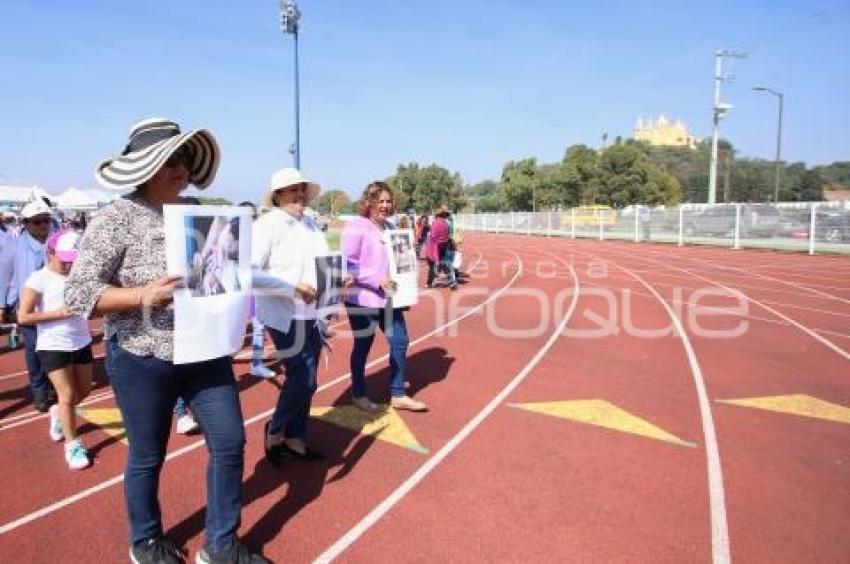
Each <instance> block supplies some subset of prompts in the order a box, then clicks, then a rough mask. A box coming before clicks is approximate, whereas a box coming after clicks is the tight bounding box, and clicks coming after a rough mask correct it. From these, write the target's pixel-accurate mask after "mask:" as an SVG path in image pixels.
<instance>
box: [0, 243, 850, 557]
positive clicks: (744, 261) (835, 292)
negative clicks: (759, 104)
mask: <svg viewBox="0 0 850 564" xmlns="http://www.w3.org/2000/svg"><path fill="white" fill-rule="evenodd" d="M464 252H465V255H466V257H467V263H468V266H469V267H471V272H470V274H471V276H470V278H469V279H468V281H467V283H466V284H464V285H463V286H462V287H461V290H459V291H458V292H456V293H449V292H448V291H447V290H446V289H442V290H434V291H429V292H427V293H425V294H423V296H422V298H421V302H420V305H419V306H418V307H416V308H415V309H414V310H412V311H411V312H410V313H409V314H408V325H409V330H410V335H411V348H410V352H409V365H408V366H409V368H408V371H409V377H410V378H409V379H410V381H411V388H412V389H411V392H412V393H413V394H414V395H415V396H416V397H417V398H420V399H423V400H424V401H426V402H427V403H428V404H429V405H430V406H431V408H432V409H431V411H430V412H429V413H427V414H411V413H406V412H404V413H399V414H395V413H389V414H388V415H386V416H385V417H384V418H383V419H381V420H380V421H378V422H376V423H375V424H372V425H371V426H366V427H363V425H365V424H367V423H369V422H368V421H364V420H363V418H362V417H360V418H359V419H358V417H357V416H356V415H354V414H353V413H354V412H353V411H352V410H350V409H349V408H348V407H347V404H348V401H349V398H348V395H347V394H348V366H347V360H348V354H349V352H350V340H349V339H348V337H347V336H346V335H345V334H344V332H340V334H339V335H338V336H337V337H335V338H334V349H333V354H332V355H330V356H329V358H328V362H327V364H325V363H324V362H323V364H322V368H321V373H320V389H319V392H318V393H317V394H316V397H315V399H314V401H313V405H314V407H315V408H317V410H316V413H315V419H314V420H313V422H312V423H311V430H310V442H311V443H312V444H313V445H315V446H317V447H318V448H320V449H321V450H322V451H323V452H324V453H325V454H326V460H325V461H324V462H323V463H318V464H315V463H314V464H309V463H299V462H288V463H286V465H285V466H284V467H282V468H281V469H276V468H274V467H271V466H269V465H268V464H267V463H265V461H264V460H263V457H262V437H261V435H262V423H263V422H264V421H265V420H266V418H267V417H268V415H269V413H270V410H271V408H272V407H273V405H274V402H275V399H276V395H277V391H278V387H279V382H270V381H258V380H255V379H252V378H251V377H250V376H247V375H246V372H247V369H248V364H247V361H246V360H245V359H244V355H241V357H237V361H236V364H235V368H236V373H237V378H238V380H239V387H240V395H241V400H242V407H243V411H244V415H245V422H246V428H247V436H248V444H247V447H246V463H245V477H244V498H245V508H244V511H243V524H242V528H241V530H240V535H241V536H243V537H244V538H245V540H246V542H247V543H248V544H249V545H250V546H253V547H259V546H261V545H262V546H263V551H264V553H265V554H266V555H267V556H268V557H270V558H272V559H273V560H274V561H276V562H313V561H320V562H328V561H339V562H432V561H437V560H443V561H452V562H482V561H488V562H578V561H582V562H584V561H603V562H615V561H616V562H685V561H687V562H728V561H733V560H734V561H739V562H815V561H817V562H847V561H848V560H850V535H848V533H847V532H848V530H850V448H848V447H850V380H848V379H850V261H848V260H847V259H846V258H844V257H829V256H813V257H810V256H804V255H796V254H785V253H771V252H759V251H731V250H728V249H707V248H694V247H684V248H678V247H671V246H663V245H649V244H639V245H636V244H633V243H626V242H595V241H581V240H578V241H573V240H566V239H546V238H528V237H522V236H509V235H495V236H494V235H481V234H471V235H468V236H467V242H466V243H465V245H464ZM344 328H345V325H344V324H342V325H341V326H340V329H344ZM95 352H96V353H97V352H101V353H102V345H98V346H97V347H96V349H95ZM370 360H371V365H370V372H369V374H370V378H369V380H370V386H371V395H372V396H373V398H374V399H376V400H380V401H386V400H387V398H386V393H385V392H384V390H385V385H384V383H385V382H386V377H387V372H388V370H387V366H386V347H385V344H384V342H383V341H382V340H381V339H380V338H379V339H376V342H375V346H374V348H373V351H372V355H371V357H370ZM23 367H24V363H23V357H22V353H21V352H20V351H17V352H11V353H9V352H6V353H3V354H0V452H2V453H3V457H2V459H0V472H2V476H3V480H2V488H3V492H2V495H3V500H4V501H3V503H2V505H0V561H2V562H25V563H29V562H32V563H42V562H90V561H102V562H124V561H126V550H127V547H126V536H127V526H126V522H125V517H124V509H123V495H122V487H121V479H122V472H123V464H124V460H125V457H126V444H125V443H124V442H122V441H121V440H120V423H119V422H112V423H109V422H105V421H103V420H99V421H100V424H96V423H92V422H89V423H86V425H85V427H84V428H83V431H84V434H83V440H84V442H85V443H86V444H87V446H88V447H89V448H90V451H91V452H93V453H94V454H95V456H96V458H95V462H94V465H93V466H92V467H91V468H90V469H88V470H85V471H82V472H76V473H72V472H69V471H68V470H67V469H66V467H65V465H64V461H63V459H62V456H61V447H60V446H58V445H56V444H53V443H51V442H50V441H49V439H48V438H47V433H46V427H47V422H46V418H45V416H43V415H41V414H37V413H35V412H33V411H32V407H31V404H30V403H29V401H28V396H27V385H26V376H25V375H23V374H22V373H21V371H22V370H23ZM96 372H97V373H98V374H99V376H98V378H97V381H98V386H97V388H96V389H95V390H94V392H93V393H92V396H91V397H90V399H89V400H88V402H87V405H85V406H83V409H84V410H86V411H85V414H86V415H87V416H88V418H89V419H88V420H89V421H92V420H95V419H97V418H96V417H95V416H94V415H93V414H95V413H100V414H104V413H105V414H109V413H112V412H111V411H109V410H110V409H111V408H114V401H113V398H112V396H111V394H110V391H109V388H108V387H107V386H106V385H105V383H104V379H103V376H102V374H101V369H100V364H97V365H96ZM278 380H279V379H278ZM382 394H383V395H382ZM98 410H99V411H98ZM82 421H86V419H83V420H82ZM358 429H359V430H360V431H363V432H359V431H358ZM376 433H379V434H376ZM169 453H170V454H169V460H168V462H167V463H166V465H165V468H164V471H163V480H162V487H161V499H162V503H163V513H164V519H165V526H166V530H167V534H168V535H169V536H170V537H171V538H172V539H174V540H175V541H176V542H178V544H180V545H181V546H183V547H184V548H185V549H186V550H187V553H188V554H189V555H190V556H192V555H193V554H194V551H195V550H197V549H198V548H199V547H200V546H201V544H202V542H203V538H202V536H203V511H204V503H203V500H204V486H203V484H204V468H205V464H206V451H205V449H204V448H203V441H202V439H200V438H199V437H197V436H195V437H183V436H180V435H173V436H172V439H171V442H170V444H169Z"/></svg>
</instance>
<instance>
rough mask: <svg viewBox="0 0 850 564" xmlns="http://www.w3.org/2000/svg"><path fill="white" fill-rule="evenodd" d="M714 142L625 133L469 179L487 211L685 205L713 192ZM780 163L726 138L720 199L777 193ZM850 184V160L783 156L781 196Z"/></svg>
mask: <svg viewBox="0 0 850 564" xmlns="http://www.w3.org/2000/svg"><path fill="white" fill-rule="evenodd" d="M710 160H711V144H710V142H708V141H703V142H702V143H700V144H698V145H697V147H696V148H695V149H690V148H687V147H661V146H651V145H649V144H647V143H644V142H640V141H635V140H632V139H629V140H627V141H621V140H620V139H618V140H617V141H616V142H615V143H614V144H612V145H610V146H608V147H604V148H602V149H593V148H591V147H588V146H587V145H582V144H579V145H572V146H570V147H569V148H567V150H566V151H565V153H564V157H563V158H562V159H561V161H560V162H556V163H538V161H537V159H536V158H535V157H527V158H524V159H519V160H515V161H509V162H507V163H506V164H505V165H504V166H503V167H502V174H501V176H500V178H499V180H498V181H492V180H485V181H482V182H479V183H477V184H474V185H471V186H467V187H466V188H465V189H464V194H465V196H466V197H467V198H468V200H469V203H470V205H469V208H468V209H474V210H476V211H480V212H491V211H507V210H516V211H530V210H532V208H534V209H538V210H543V209H558V208H568V207H572V206H577V205H594V204H595V205H600V204H601V205H609V206H611V207H614V208H622V207H625V206H629V205H632V204H649V205H677V204H679V203H683V202H705V201H707V199H708V170H709V162H710ZM775 174H776V167H775V164H774V163H773V162H772V161H766V160H763V159H749V158H739V157H737V156H736V152H735V149H734V147H733V146H732V145H731V144H730V143H729V142H728V141H725V140H721V141H720V143H719V145H718V166H717V201H718V202H769V201H772V200H773V193H774V186H775ZM839 184H840V185H847V186H850V162H837V163H833V164H831V165H829V166H825V167H824V166H819V167H814V168H812V169H807V168H806V166H805V164H804V163H800V162H795V163H781V167H780V186H779V200H780V201H819V200H823V194H824V189H825V187H827V186H830V185H839Z"/></svg>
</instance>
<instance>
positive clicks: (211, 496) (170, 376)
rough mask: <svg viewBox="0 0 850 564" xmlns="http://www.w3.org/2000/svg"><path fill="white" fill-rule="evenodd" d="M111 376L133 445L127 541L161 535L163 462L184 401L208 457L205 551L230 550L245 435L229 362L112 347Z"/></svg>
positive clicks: (126, 480)
mask: <svg viewBox="0 0 850 564" xmlns="http://www.w3.org/2000/svg"><path fill="white" fill-rule="evenodd" d="M109 352H110V356H111V358H110V363H109V364H110V367H109V376H110V380H111V383H112V389H113V391H114V392H115V398H116V400H117V401H118V407H119V409H120V410H121V416H122V417H123V419H124V426H125V428H126V429H127V438H128V439H129V442H130V453H129V456H128V458H127V471H126V473H125V477H124V497H125V501H126V503H127V514H128V516H129V519H130V541H131V542H132V543H137V542H139V541H142V540H145V539H149V538H152V537H156V536H159V535H161V534H162V520H161V514H160V507H159V499H158V490H159V474H160V471H161V470H162V464H163V462H164V461H165V452H166V447H167V445H168V436H169V433H170V431H171V412H172V410H173V408H174V403H175V401H177V398H178V397H182V398H183V399H185V400H186V402H187V403H188V404H189V406H190V407H191V409H192V413H193V414H194V416H195V419H196V420H197V422H198V425H199V426H200V428H201V431H202V432H203V434H204V438H205V439H206V443H207V449H208V450H209V454H210V457H209V462H208V463H207V507H206V510H207V511H206V528H207V542H206V548H207V549H208V550H210V551H213V552H218V551H220V550H225V549H228V548H230V546H231V545H232V544H233V541H234V538H235V535H236V530H237V529H238V528H239V519H240V512H241V509H242V468H243V464H244V450H245V429H244V427H243V421H242V409H241V407H240V405H239V396H238V394H237V392H236V382H235V380H234V377H233V366H232V364H231V361H230V358H229V357H221V358H217V359H214V360H208V361H204V362H198V363H193V364H173V363H171V362H168V361H164V360H160V359H158V358H154V357H141V356H137V355H134V354H132V353H130V352H128V351H127V350H125V349H123V348H122V347H120V346H118V345H115V346H114V347H112V348H110V351H109Z"/></svg>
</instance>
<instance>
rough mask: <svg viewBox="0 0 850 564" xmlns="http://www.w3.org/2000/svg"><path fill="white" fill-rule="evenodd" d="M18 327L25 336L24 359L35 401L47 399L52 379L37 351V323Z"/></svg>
mask: <svg viewBox="0 0 850 564" xmlns="http://www.w3.org/2000/svg"><path fill="white" fill-rule="evenodd" d="M18 329H20V330H21V334H22V335H23V336H24V359H25V360H26V363H27V372H28V373H29V378H30V389H31V390H32V397H33V400H34V401H47V391H48V390H49V389H50V388H51V386H50V380H48V378H47V375H46V374H45V373H44V370H42V368H41V361H40V360H39V359H38V354H37V353H36V352H35V345H36V341H37V340H38V330H37V329H36V327H35V325H19V326H18Z"/></svg>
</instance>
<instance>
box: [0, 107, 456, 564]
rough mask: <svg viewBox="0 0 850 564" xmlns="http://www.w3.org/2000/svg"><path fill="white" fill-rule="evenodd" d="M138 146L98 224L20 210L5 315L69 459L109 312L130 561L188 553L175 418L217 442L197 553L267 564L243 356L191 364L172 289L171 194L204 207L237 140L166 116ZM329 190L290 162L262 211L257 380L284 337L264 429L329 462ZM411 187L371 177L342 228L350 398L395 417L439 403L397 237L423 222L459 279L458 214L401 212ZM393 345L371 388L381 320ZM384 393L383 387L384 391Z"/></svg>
mask: <svg viewBox="0 0 850 564" xmlns="http://www.w3.org/2000/svg"><path fill="white" fill-rule="evenodd" d="M121 145H122V146H123V147H124V148H123V150H122V151H120V153H119V154H118V155H116V156H111V157H107V158H105V159H104V160H103V161H101V162H100V163H99V164H98V165H97V166H96V169H95V178H96V179H97V181H98V182H99V183H100V184H101V185H103V186H105V187H107V188H111V189H115V190H122V191H125V192H127V191H129V193H128V194H127V195H125V196H123V197H121V198H119V199H117V200H115V201H114V202H113V203H111V204H109V205H107V206H106V207H104V208H102V209H101V210H99V211H98V213H97V214H96V215H95V216H94V217H93V218H92V219H91V221H89V222H88V224H87V225H86V223H85V222H83V224H76V225H73V226H70V227H71V228H66V227H63V226H61V225H59V224H58V222H57V221H56V218H55V214H54V211H53V210H52V209H51V207H50V205H48V204H49V202H45V201H43V200H36V201H33V202H31V203H29V204H27V205H26V206H24V208H23V209H22V210H21V217H22V222H21V226H20V228H17V227H16V226H14V225H12V224H11V223H10V222H9V221H8V218H5V220H4V222H3V223H2V226H0V296H2V298H3V299H2V300H0V301H1V302H2V304H0V305H2V306H3V307H2V314H3V318H4V322H9V323H10V324H11V323H16V325H14V326H15V327H17V328H18V329H19V330H20V333H21V335H22V337H23V341H24V348H25V358H26V364H27V372H28V374H29V379H30V381H29V383H30V389H31V391H32V395H33V401H34V405H35V408H36V409H37V410H38V411H41V412H49V437H50V439H51V440H53V441H56V442H64V453H65V460H66V462H67V465H68V467H69V468H70V469H73V470H79V469H82V468H85V467H87V466H89V465H90V464H91V462H92V461H91V459H90V457H89V454H88V452H87V450H86V448H85V446H84V445H83V443H82V441H81V440H80V437H79V436H78V433H77V422H76V415H75V406H76V405H78V404H79V403H80V402H81V401H82V400H83V399H84V398H85V397H86V396H87V395H88V393H89V391H90V389H91V387H92V363H93V357H92V348H91V347H92V335H91V332H90V331H89V323H88V320H90V319H93V318H100V317H102V318H103V339H104V341H105V344H106V347H105V348H106V360H105V363H104V367H105V372H106V374H107V377H108V379H109V384H110V385H111V386H112V390H113V392H114V395H115V400H116V403H117V405H118V408H119V410H120V412H121V416H122V419H123V423H124V426H125V429H126V432H127V438H128V441H129V452H128V456H127V463H126V472H125V479H124V498H125V504H126V511H127V518H128V521H129V529H130V534H129V543H128V544H129V548H128V551H129V558H130V560H131V562H134V563H137V564H138V563H166V564H173V563H179V562H183V554H182V552H181V551H180V550H179V548H178V547H177V546H176V545H175V544H174V543H173V542H171V541H170V540H169V539H168V538H167V537H166V535H165V532H164V530H163V525H162V515H161V507H160V501H159V481H160V473H161V471H162V467H163V464H164V461H165V455H166V447H167V444H168V439H169V434H170V431H171V422H172V417H173V415H177V421H178V424H177V430H178V431H179V432H183V433H186V432H192V431H195V430H198V431H200V433H202V434H203V437H204V439H205V442H206V446H207V449H208V451H209V461H208V467H207V489H206V496H207V500H206V540H205V543H204V546H203V548H202V550H200V551H199V552H198V553H197V554H196V555H195V562H197V563H219V562H227V563H252V564H258V563H262V562H267V560H266V559H265V558H264V557H263V556H261V555H260V554H259V553H257V552H255V551H254V550H252V549H251V548H248V547H246V546H245V545H244V544H242V542H241V541H240V540H239V539H238V538H237V536H236V531H237V529H238V527H239V525H240V515H241V508H242V478H243V467H244V448H245V442H246V435H245V426H244V422H243V416H242V410H241V406H240V402H239V395H238V393H237V388H236V380H235V375H234V370H233V364H232V358H231V357H230V356H221V357H218V358H211V359H207V360H204V361H201V362H193V363H188V364H178V363H175V361H174V340H175V338H179V337H178V336H177V335H176V334H175V331H174V321H175V318H174V308H173V304H172V302H173V299H174V295H175V292H177V291H178V290H179V289H180V288H181V287H182V285H183V284H184V280H183V279H182V277H180V276H174V275H170V274H169V273H168V271H167V267H166V263H167V261H166V250H165V239H166V233H165V230H166V227H165V224H164V220H163V206H166V205H169V204H191V203H193V201H196V200H195V199H194V198H187V197H186V196H184V195H182V192H183V191H184V190H185V189H186V188H187V186H189V185H190V184H192V185H194V186H196V187H197V188H198V189H204V188H206V187H207V186H209V185H210V184H211V183H212V182H213V180H214V179H215V176H216V172H217V170H218V165H219V161H220V150H219V146H218V143H217V141H216V138H215V136H214V135H213V134H212V133H211V132H210V131H208V130H206V129H193V130H190V131H182V130H181V128H180V127H179V125H178V124H177V123H175V122H172V121H169V120H165V119H158V118H152V119H147V120H144V121H141V122H139V123H137V124H135V125H134V126H133V127H132V128H131V130H130V134H129V138H128V139H127V140H126V141H124V142H123V143H121ZM320 191H321V187H320V186H319V185H318V184H317V183H315V182H313V181H311V180H309V179H308V178H306V177H305V176H304V175H303V174H302V173H301V172H300V171H298V170H296V169H292V168H284V169H281V170H279V171H277V172H275V173H274V174H273V175H272V176H271V179H270V182H269V184H268V186H267V187H266V189H265V190H264V191H263V193H262V194H261V197H260V204H261V209H262V210H264V211H265V213H260V214H258V213H257V210H256V208H255V207H254V206H253V204H252V203H251V202H243V203H242V204H241V205H245V206H250V207H251V208H252V216H253V220H254V221H253V227H252V238H251V260H250V262H251V270H252V280H253V282H252V283H253V292H252V293H251V294H252V295H251V307H250V320H251V325H252V349H253V354H252V365H251V370H250V374H251V375H253V376H255V377H260V378H274V377H276V376H277V373H276V372H275V371H274V370H272V369H270V368H269V367H267V366H266V365H265V364H264V362H263V350H264V346H263V345H264V343H263V334H264V332H267V333H268V335H269V337H270V338H271V341H272V343H273V344H274V349H275V351H276V353H275V355H274V356H275V358H276V359H279V360H280V361H281V364H282V366H283V370H284V373H285V378H284V380H283V385H282V387H281V389H280V392H279V394H278V397H277V401H276V405H275V408H274V411H273V413H272V415H271V417H270V418H269V420H268V421H266V423H265V425H264V431H263V435H262V441H263V449H264V453H265V457H266V459H267V460H268V462H269V463H270V464H272V465H274V466H281V465H282V464H283V463H284V461H286V460H303V461H315V460H320V459H322V458H323V454H322V451H321V445H308V444H307V437H308V432H307V431H308V425H309V413H310V407H311V402H312V397H313V395H314V393H315V392H316V389H317V380H318V367H319V358H320V355H321V353H322V350H323V347H324V346H325V343H326V341H327V339H328V337H329V335H330V331H329V330H328V329H327V320H326V319H324V318H323V317H322V315H320V313H319V311H318V309H317V307H316V299H317V273H316V257H318V256H321V255H325V254H327V253H328V252H329V247H328V243H327V240H326V238H325V234H324V233H323V229H322V227H321V226H320V225H319V224H318V223H317V221H316V220H315V219H313V218H312V217H311V216H309V215H308V214H306V213H305V211H306V210H307V207H308V206H309V204H310V203H311V201H313V200H314V199H315V198H316V197H317V196H318V194H319V193H320ZM395 204H396V202H395V194H394V192H393V190H392V188H391V187H390V186H389V185H388V184H386V183H384V182H373V183H370V184H369V185H368V186H366V188H365V189H364V191H363V193H362V196H361V198H360V201H359V209H358V214H357V217H355V218H354V219H352V220H350V221H349V222H348V223H347V224H346V226H345V228H344V229H343V231H342V236H341V252H342V255H343V258H344V261H345V263H346V272H347V275H346V276H345V278H344V280H343V286H344V310H345V312H346V314H347V318H348V322H349V324H350V328H351V332H352V336H353V346H352V351H351V357H350V367H351V402H352V404H353V405H355V406H356V407H358V408H359V409H361V410H363V411H365V412H367V413H370V414H379V413H381V412H382V411H384V410H386V409H389V408H393V409H397V410H409V411H414V412H423V411H427V410H428V406H427V405H426V404H425V403H424V402H422V401H419V400H417V399H414V398H412V397H410V396H409V395H408V391H407V390H408V387H407V384H406V378H407V375H406V371H405V368H406V363H407V352H408V351H407V349H408V346H409V337H408V332H407V326H406V323H405V311H406V310H407V309H409V308H407V307H394V305H393V295H394V292H395V290H396V282H395V281H394V280H393V279H392V277H391V276H390V268H389V263H388V260H389V259H388V253H387V247H386V245H387V242H386V240H385V238H384V234H385V232H386V231H387V230H390V229H394V228H396V227H410V226H411V223H412V227H413V228H414V229H415V241H416V244H417V253H418V254H421V256H422V258H423V259H425V260H427V262H428V265H429V269H428V279H427V284H426V285H427V286H428V287H429V288H430V287H432V286H433V285H434V283H435V280H436V279H437V277H438V275H439V274H440V272H441V271H443V274H444V276H445V277H446V280H447V285H448V287H450V288H451V289H452V290H454V289H456V288H457V284H458V276H457V274H458V273H457V270H456V268H455V267H456V266H457V261H455V257H456V255H455V253H456V252H457V244H458V240H459V239H460V237H458V236H457V234H454V233H453V228H452V225H451V221H450V214H449V210H448V209H447V208H446V207H444V206H442V207H439V208H438V209H437V210H435V211H434V214H433V216H434V217H433V219H430V218H429V217H428V215H429V214H423V215H421V216H419V217H418V218H416V219H415V221H410V220H408V219H407V218H406V217H403V219H402V221H401V222H399V225H396V224H394V222H393V217H394V216H395V213H396V210H395ZM378 329H380V330H381V332H382V333H383V334H384V336H385V337H386V339H387V343H388V345H389V350H390V354H389V364H390V375H389V381H388V382H387V388H386V389H387V396H386V397H387V398H388V400H387V403H386V404H382V403H378V401H374V400H379V399H380V397H379V396H383V394H379V396H376V395H372V397H370V394H369V393H368V391H367V386H366V361H367V357H368V355H369V351H370V349H371V347H372V344H373V341H374V337H375V334H376V332H377V330H378ZM373 394H374V392H373Z"/></svg>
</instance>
